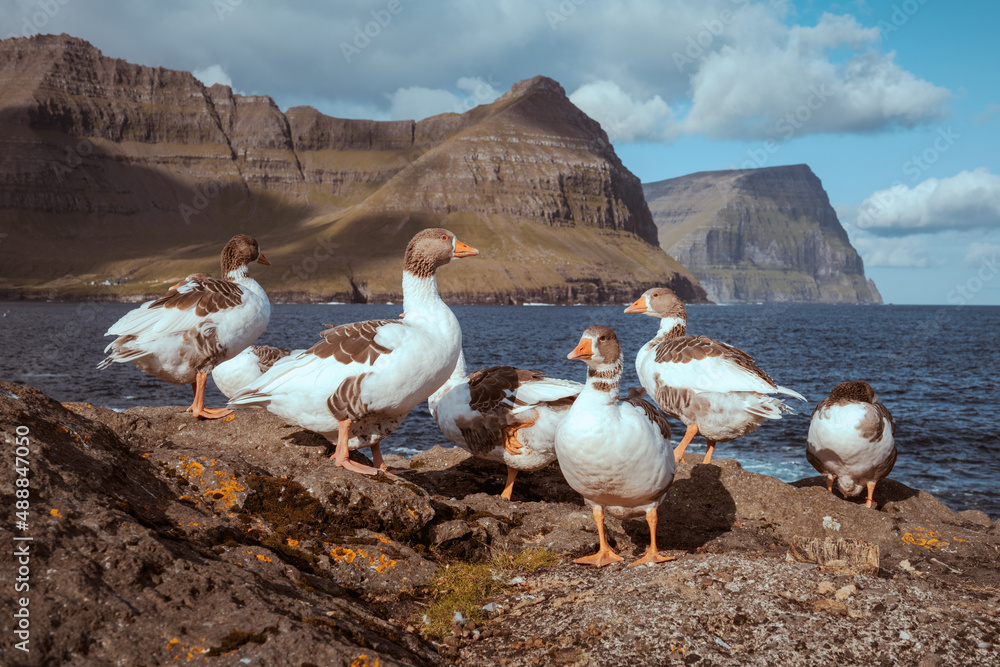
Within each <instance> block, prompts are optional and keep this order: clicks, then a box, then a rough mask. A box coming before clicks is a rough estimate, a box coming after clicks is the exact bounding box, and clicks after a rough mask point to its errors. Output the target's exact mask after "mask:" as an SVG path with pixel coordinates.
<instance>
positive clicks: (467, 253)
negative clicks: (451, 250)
mask: <svg viewBox="0 0 1000 667" xmlns="http://www.w3.org/2000/svg"><path fill="white" fill-rule="evenodd" d="M478 254H479V251H478V250H476V249H475V248H473V247H472V246H471V245H468V244H465V243H462V242H461V241H459V240H458V239H455V257H472V256H473V255H478Z"/></svg>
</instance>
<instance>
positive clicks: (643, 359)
mask: <svg viewBox="0 0 1000 667" xmlns="http://www.w3.org/2000/svg"><path fill="white" fill-rule="evenodd" d="M625 312H626V313H639V314H643V315H649V316H650V317H656V318H659V320H660V328H659V331H658V332H657V334H656V336H655V337H654V338H653V339H652V340H651V341H649V342H648V343H646V344H645V345H644V346H643V347H642V348H641V349H640V350H639V353H638V354H637V355H636V358H635V369H636V372H637V373H638V375H639V381H640V382H641V383H642V386H643V388H645V390H646V391H647V392H648V393H649V395H650V396H652V397H653V400H655V401H656V404H657V405H658V406H660V408H661V409H662V410H663V411H664V412H666V413H667V414H668V415H670V416H671V417H673V418H674V419H677V420H679V421H680V422H682V423H683V424H684V425H685V426H686V427H687V430H686V431H685V433H684V438H683V439H682V440H681V442H680V444H679V445H677V449H676V450H675V452H674V454H675V455H676V457H677V461H678V462H681V461H683V460H684V451H685V450H686V449H687V446H688V444H689V443H690V442H691V440H692V439H693V438H694V436H696V435H697V434H698V433H699V432H700V433H701V434H702V435H703V436H705V440H707V441H708V450H707V452H706V453H705V458H704V460H703V461H702V463H709V462H711V460H712V453H713V452H714V451H715V445H716V443H719V442H729V441H730V440H735V439H736V438H739V437H741V436H744V435H747V434H748V433H751V432H753V431H755V430H756V429H757V427H758V426H760V425H761V423H762V422H763V421H764V420H765V419H781V414H782V413H783V412H788V413H790V412H792V410H791V408H789V407H788V406H787V405H785V403H784V401H782V400H781V399H779V398H776V397H774V396H769V394H786V395H788V396H793V397H795V398H797V399H799V400H802V401H804V400H806V399H805V397H803V396H802V395H801V394H799V393H798V392H795V391H792V390H791V389H788V388H786V387H782V386H779V385H778V384H776V383H775V382H774V380H772V379H771V377H770V376H769V375H768V374H767V373H765V372H764V371H763V370H762V369H761V368H760V367H758V366H757V365H756V364H755V363H754V360H753V357H751V356H750V355H749V354H747V353H746V352H744V351H743V350H740V349H738V348H735V347H733V346H731V345H727V344H725V343H721V342H719V341H717V340H713V339H711V338H709V337H707V336H691V335H688V333H687V311H686V310H685V308H684V304H683V303H681V300H680V299H679V298H677V295H676V294H674V292H673V290H670V289H669V288H666V287H654V288H651V289H648V290H646V291H645V292H644V293H643V295H642V296H640V297H639V298H638V299H636V300H635V302H633V303H632V304H631V305H630V306H629V307H628V308H626V309H625Z"/></svg>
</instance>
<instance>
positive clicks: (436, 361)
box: [229, 229, 479, 475]
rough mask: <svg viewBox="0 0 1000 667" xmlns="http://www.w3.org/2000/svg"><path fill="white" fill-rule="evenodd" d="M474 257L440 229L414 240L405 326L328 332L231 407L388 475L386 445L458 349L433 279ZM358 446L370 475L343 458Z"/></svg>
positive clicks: (458, 338) (441, 378)
mask: <svg viewBox="0 0 1000 667" xmlns="http://www.w3.org/2000/svg"><path fill="white" fill-rule="evenodd" d="M478 254H479V251H478V250H476V249H475V248H472V247H470V246H468V245H466V244H464V243H462V242H461V241H459V240H458V239H457V238H455V235H454V234H452V233H451V232H449V231H447V230H445V229H425V230H424V231H422V232H420V233H418V234H417V235H416V236H414V237H413V239H412V240H411V241H410V243H409V245H408V246H407V248H406V255H405V258H404V260H403V315H404V316H405V317H404V318H403V319H398V320H369V321H366V322H354V323H352V324H343V325H340V326H337V327H331V328H329V329H327V330H326V331H324V332H322V333H321V334H320V336H321V337H322V340H321V341H319V342H318V343H316V344H315V345H313V346H312V347H311V348H309V349H308V350H306V351H305V352H302V353H301V354H298V355H296V356H295V357H291V358H289V359H287V360H285V361H282V362H281V363H279V364H277V365H276V366H275V367H273V368H272V369H271V370H269V371H268V372H266V373H264V375H262V376H261V377H260V378H259V379H258V380H257V381H256V382H253V383H251V384H250V385H249V386H248V387H246V388H245V389H244V390H243V391H241V392H240V393H238V394H237V395H236V396H235V397H233V399H232V400H231V401H230V403H229V404H230V405H231V406H234V407H237V406H238V407H247V406H261V407H266V408H267V409H268V410H270V411H271V412H273V413H274V414H276V415H279V416H281V417H284V418H285V419H288V420H289V421H291V422H293V423H295V424H298V425H299V426H302V427H303V428H307V429H310V430H312V431H316V432H317V433H321V434H323V435H324V436H326V437H327V438H329V439H331V440H332V439H333V436H334V435H336V441H337V446H336V450H335V451H334V453H333V454H332V455H331V457H330V458H331V459H333V460H334V461H335V462H336V464H337V465H338V466H340V467H342V468H346V469H348V470H353V471H354V472H359V473H362V474H365V475H374V474H376V473H377V472H378V470H383V471H385V472H388V468H387V466H386V465H385V462H384V461H383V459H382V453H381V449H380V445H381V440H382V438H384V437H386V436H388V435H389V434H390V433H392V432H393V431H394V430H395V429H396V427H397V426H399V424H400V422H402V421H403V418H404V417H406V415H407V414H408V413H409V412H410V410H411V409H413V407H414V406H416V405H417V404H418V403H420V402H422V401H425V400H427V398H428V397H429V396H430V395H431V394H432V393H434V391H435V390H437V389H438V388H439V387H440V386H441V385H442V384H444V382H445V381H446V380H447V379H448V376H449V375H451V373H452V370H454V368H455V364H456V363H457V362H458V355H459V353H460V352H461V350H462V329H461V327H460V326H459V324H458V319H457V318H456V317H455V314H454V313H452V312H451V309H450V308H449V307H448V306H447V305H446V304H445V302H444V301H442V300H441V296H440V295H439V294H438V289H437V278H436V276H435V272H436V271H437V269H438V268H439V267H441V266H444V265H445V264H447V263H448V262H450V261H451V260H452V259H453V258H455V257H469V256H471V255H478ZM361 447H371V449H372V461H373V462H374V464H375V467H374V468H373V467H371V466H367V465H363V464H361V463H357V462H355V461H352V460H351V459H350V458H348V453H349V451H350V449H352V448H353V449H357V448H361Z"/></svg>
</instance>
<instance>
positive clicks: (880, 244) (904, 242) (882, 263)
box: [853, 236, 934, 269]
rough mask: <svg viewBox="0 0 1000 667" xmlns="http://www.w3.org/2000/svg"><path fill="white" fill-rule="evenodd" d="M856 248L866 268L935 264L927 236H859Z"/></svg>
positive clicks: (855, 240)
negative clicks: (889, 237)
mask: <svg viewBox="0 0 1000 667" xmlns="http://www.w3.org/2000/svg"><path fill="white" fill-rule="evenodd" d="M853 242H854V248H855V250H857V251H858V254H860V255H861V259H863V260H864V262H865V268H866V269H870V268H873V267H892V268H897V269H898V268H905V267H913V268H927V267H930V266H934V262H932V261H931V258H930V254H929V248H928V245H927V240H926V239H925V238H916V237H907V238H892V239H888V238H881V237H877V236H859V237H857V238H855V239H853Z"/></svg>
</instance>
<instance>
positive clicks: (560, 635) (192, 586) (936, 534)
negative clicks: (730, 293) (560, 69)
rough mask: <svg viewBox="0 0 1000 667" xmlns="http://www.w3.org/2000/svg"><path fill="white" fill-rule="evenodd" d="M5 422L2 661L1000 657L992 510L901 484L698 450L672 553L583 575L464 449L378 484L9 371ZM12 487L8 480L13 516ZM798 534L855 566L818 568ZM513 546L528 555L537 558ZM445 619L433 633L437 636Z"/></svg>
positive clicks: (2, 411)
mask: <svg viewBox="0 0 1000 667" xmlns="http://www.w3.org/2000/svg"><path fill="white" fill-rule="evenodd" d="M0 433H2V434H3V438H4V441H5V443H6V444H7V446H5V447H4V448H3V450H2V451H3V463H4V465H5V468H6V469H7V470H9V471H16V470H18V468H20V469H21V470H25V469H26V471H27V472H26V478H27V479H28V480H29V488H30V497H29V499H28V500H29V504H30V509H29V510H28V512H29V513H28V515H27V519H28V521H27V522H26V523H27V526H28V527H27V530H21V529H16V527H15V523H14V521H13V518H12V520H11V521H8V522H5V524H4V525H3V526H2V527H0V532H2V533H3V534H4V539H5V540H6V541H7V544H16V545H21V544H25V543H27V544H28V547H27V548H28V549H29V552H30V559H29V560H30V564H29V565H28V566H27V567H28V568H29V571H28V574H26V575H23V576H25V577H27V579H26V583H28V584H29V586H30V589H29V590H28V591H27V592H23V593H14V592H13V591H14V590H15V588H14V586H15V581H14V579H15V570H14V569H13V567H14V566H13V565H11V566H9V567H5V568H4V570H3V572H2V575H0V579H2V580H3V584H2V585H3V588H4V590H6V591H7V592H8V593H7V596H6V599H15V598H16V597H17V596H20V595H24V596H25V597H26V598H27V599H28V605H27V607H25V608H27V609H29V611H30V623H29V630H28V632H29V640H28V642H29V643H28V644H27V648H29V649H30V650H29V651H28V652H23V651H20V650H18V649H17V648H15V644H17V643H18V642H21V641H23V639H22V638H21V637H19V636H18V635H17V634H15V632H14V631H15V630H17V629H18V626H17V625H16V624H17V623H18V620H17V619H16V618H14V617H12V616H11V614H10V613H8V614H6V615H5V620H4V623H3V626H4V632H3V635H2V639H0V645H2V647H3V655H4V657H5V662H6V664H12V665H42V664H74V665H106V664H145V665H162V664H176V663H186V662H189V661H193V660H198V661H199V662H207V663H208V664H219V665H242V664H250V665H254V664H261V665H264V664H289V665H303V666H305V665H319V664H342V665H359V666H360V665H376V664H377V665H383V666H384V665H446V664H456V663H457V664H463V665H494V664H499V665H552V664H556V665H621V664H644V665H645V664H650V665H651V664H700V665H710V664H714V665H773V664H778V663H785V664H792V665H798V664H833V663H837V664H840V665H873V664H877V665H883V664H884V665H926V666H930V665H980V664H981V665H987V664H997V660H998V655H1000V622H998V617H997V613H998V612H997V609H998V605H1000V567H998V560H1000V521H996V520H992V519H991V518H990V517H989V516H987V515H985V514H984V513H982V512H978V511H974V510H969V511H965V512H960V513H957V512H954V511H952V510H951V509H949V508H948V507H946V506H945V505H944V504H942V503H941V502H939V501H938V500H936V499H935V498H934V497H933V496H931V495H930V494H927V493H925V492H923V491H919V490H916V489H911V488H909V487H907V486H905V485H903V484H901V483H898V482H895V481H892V480H891V479H890V480H887V481H886V482H884V483H882V484H880V485H879V487H878V491H877V493H876V501H877V504H878V508H879V509H878V510H870V509H867V508H865V507H864V506H863V504H861V503H858V502H856V501H847V500H844V499H842V498H839V497H836V496H832V495H830V494H828V493H827V492H826V490H825V488H823V486H822V482H821V480H820V479H819V478H811V479H807V480H802V481H800V482H797V483H795V484H785V483H783V482H781V481H779V480H777V479H774V478H771V477H768V476H765V475H759V474H755V473H750V472H747V471H745V470H743V469H742V468H741V467H740V466H739V464H738V463H737V462H736V461H733V460H731V459H720V460H717V461H713V464H712V465H701V464H699V463H695V461H696V460H697V459H699V458H700V457H696V456H689V458H688V460H687V461H686V462H685V463H684V464H683V465H682V466H681V467H680V469H679V472H678V477H677V480H676V481H675V483H674V485H673V486H672V487H671V490H670V491H669V492H668V496H667V499H666V501H665V504H664V506H663V508H662V509H661V513H660V516H661V520H660V526H659V531H658V538H657V539H658V542H659V543H660V546H661V549H662V550H663V551H664V552H666V553H668V554H670V555H673V556H675V557H676V558H677V560H675V561H673V562H669V563H662V564H659V565H656V566H649V567H647V566H643V567H638V568H626V567H624V566H621V565H615V566H610V567H606V568H602V569H600V570H597V569H593V568H589V567H584V566H578V565H574V564H573V563H572V557H575V556H579V555H581V554H584V553H587V552H589V551H591V550H593V548H594V547H595V545H596V540H597V537H596V532H595V530H594V526H593V522H592V520H591V517H590V512H589V511H588V509H587V508H586V507H585V506H584V505H583V502H582V499H581V498H580V497H579V496H578V495H576V494H575V493H573V492H572V490H571V489H569V487H568V486H567V485H566V484H565V482H564V481H563V480H562V477H561V475H560V473H559V470H558V466H556V465H553V466H550V467H549V468H546V469H544V470H541V471H538V472H535V473H525V474H523V475H522V476H521V477H519V479H518V484H517V486H516V487H515V490H514V499H513V501H512V502H509V503H508V502H505V501H502V500H500V499H499V498H498V497H497V494H498V493H499V491H500V489H501V488H502V486H503V481H504V475H503V471H502V469H501V467H500V466H498V465H495V464H491V463H488V462H482V461H478V460H476V459H472V458H470V457H469V456H468V455H467V454H465V453H464V452H462V451H461V450H457V449H454V448H443V447H435V448H434V449H432V450H430V451H428V452H424V453H421V454H418V455H416V456H414V457H413V458H411V459H404V458H401V457H387V460H388V463H389V465H390V467H391V468H392V470H393V471H394V472H395V473H396V474H398V475H399V476H400V478H401V479H399V480H392V479H388V478H385V477H384V476H379V477H378V478H376V479H370V478H364V477H362V476H359V475H354V474H352V473H347V472H344V471H342V470H340V469H337V468H335V467H334V466H333V465H332V463H331V462H329V461H328V459H327V457H328V455H329V453H330V451H331V448H330V445H329V443H327V442H326V441H325V440H324V439H323V438H321V437H320V436H318V435H316V434H313V433H310V432H308V431H304V430H302V429H300V428H298V427H294V426H290V425H287V424H285V423H284V422H283V421H282V420H281V419H279V418H277V417H275V416H273V415H271V414H269V413H266V412H262V411H245V412H240V413H238V414H237V415H236V417H235V419H233V420H232V421H228V422H227V421H217V422H196V421H194V420H193V419H192V418H191V416H190V415H189V414H185V413H183V412H182V411H181V409H180V408H173V407H164V408H133V409H130V410H128V411H125V412H122V413H116V412H113V411H110V410H106V409H103V408H97V407H93V406H89V405H87V404H66V405H62V404H60V403H58V402H56V401H53V400H52V399H50V398H48V397H47V396H45V395H44V394H42V393H41V392H40V391H38V390H37V389H34V388H31V387H26V386H23V385H15V384H12V383H3V382H0ZM23 433H27V435H26V436H25V437H26V438H27V445H26V446H27V447H28V449H29V452H28V456H26V457H23V459H22V461H21V462H19V461H17V459H16V451H17V448H16V447H15V446H14V444H15V442H14V440H15V436H17V435H20V434H23ZM443 441H444V438H443V437H442V442H443ZM23 453H24V451H23V450H22V451H21V454H23ZM18 476H19V473H9V474H7V475H4V477H3V481H2V484H0V494H2V496H3V500H4V502H5V503H6V506H8V507H14V506H15V502H16V500H17V489H18V488H23V485H21V486H17V485H16V484H15V478H17V477H18ZM608 529H609V536H610V538H611V540H612V541H613V544H614V545H615V547H616V548H617V549H618V550H620V551H621V552H622V555H623V556H625V558H626V562H629V559H630V557H635V556H637V555H638V554H639V553H641V551H642V549H644V547H645V544H646V533H645V524H643V523H642V522H639V521H626V522H619V521H617V520H609V522H608ZM15 537H31V540H30V541H27V542H26V541H19V542H14V538H15ZM814 545H820V547H827V548H828V550H830V549H833V548H835V547H839V548H842V549H845V550H846V551H845V553H847V555H846V556H845V557H844V558H843V559H841V558H840V556H836V557H822V556H819V557H815V558H813V556H815V555H816V552H815V551H813V552H810V548H811V547H812V546H814ZM854 553H862V554H864V556H865V558H867V560H866V561H865V560H864V559H861V560H859V561H858V562H855V561H853V560H852V559H851V557H850V556H851V554H854ZM523 554H531V555H532V556H533V557H534V556H537V555H542V556H544V558H540V559H538V560H535V561H532V563H533V564H531V565H530V566H529V565H526V564H525V563H527V562H528V561H526V560H524V559H522V558H521V556H522V555H523ZM810 554H812V556H810ZM872 556H874V558H875V561H874V563H875V565H874V567H872V560H871V558H872ZM809 560H817V561H819V562H803V561H809ZM862 561H864V563H862ZM505 563H506V565H505ZM865 563H867V565H865ZM476 568H478V569H476ZM473 572H480V573H482V572H485V573H486V574H487V578H486V580H487V581H492V582H494V584H491V585H490V586H489V594H488V595H486V596H484V597H483V598H482V599H476V600H474V601H472V598H469V599H468V600H462V601H461V602H458V600H459V598H458V597H455V596H452V594H453V593H455V592H456V591H458V589H459V588H460V586H459V584H458V583H456V577H455V576H453V575H455V574H456V573H461V577H471V576H472V574H471V573H473ZM860 572H868V573H867V574H861V573H860ZM465 573H470V574H465ZM18 576H21V575H20V574H19V575H18ZM461 577H460V578H461ZM449 596H452V597H449ZM453 599H454V600H456V602H455V603H454V605H455V606H456V607H459V606H460V604H466V605H468V604H472V605H473V606H467V607H463V608H454V609H453V608H452V607H451V606H450V605H452V602H451V600H453ZM15 602H16V601H15ZM9 608H11V607H9ZM442 613H443V614H444V615H445V618H446V619H449V618H450V620H451V625H450V627H446V629H445V630H444V631H441V629H440V625H438V626H434V625H433V624H432V622H433V619H434V618H437V617H438V616H439V615H440V614H442ZM435 615H438V616H435ZM22 625H23V624H22Z"/></svg>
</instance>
